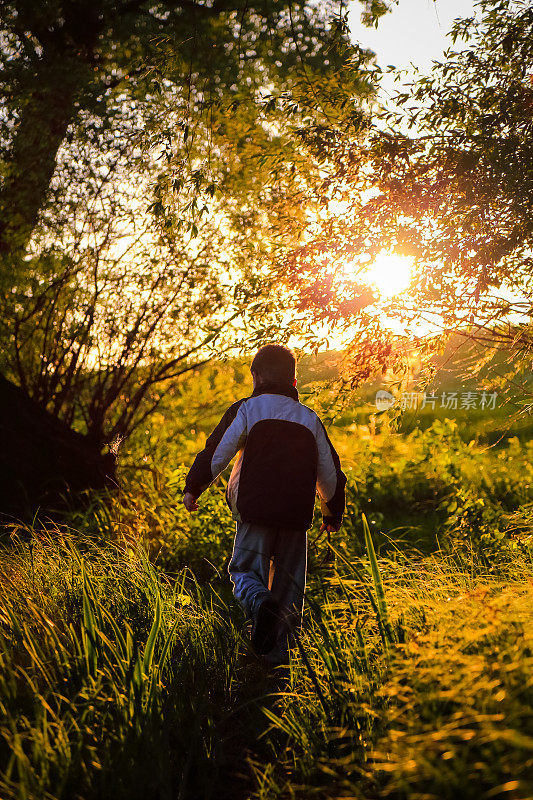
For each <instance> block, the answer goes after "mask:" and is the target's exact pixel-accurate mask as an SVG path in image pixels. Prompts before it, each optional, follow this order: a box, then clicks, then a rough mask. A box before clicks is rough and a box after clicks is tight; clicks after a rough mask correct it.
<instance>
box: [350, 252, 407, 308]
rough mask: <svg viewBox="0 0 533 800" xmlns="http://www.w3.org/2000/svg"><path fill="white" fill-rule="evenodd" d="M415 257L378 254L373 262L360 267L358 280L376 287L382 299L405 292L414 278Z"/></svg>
mask: <svg viewBox="0 0 533 800" xmlns="http://www.w3.org/2000/svg"><path fill="white" fill-rule="evenodd" d="M413 261H414V259H413V257H412V256H400V255H398V253H387V252H386V251H385V250H383V251H382V252H381V253H378V254H377V256H376V257H375V258H374V260H373V261H372V262H370V263H369V264H366V265H363V266H362V268H361V266H360V265H358V269H357V273H358V274H357V278H358V280H362V281H363V282H364V283H368V284H369V285H370V286H374V287H375V288H376V289H377V290H378V292H379V294H380V296H381V297H382V298H387V297H394V295H397V294H401V293H402V292H404V291H405V290H406V289H407V287H408V286H409V284H410V283H411V280H412V278H413Z"/></svg>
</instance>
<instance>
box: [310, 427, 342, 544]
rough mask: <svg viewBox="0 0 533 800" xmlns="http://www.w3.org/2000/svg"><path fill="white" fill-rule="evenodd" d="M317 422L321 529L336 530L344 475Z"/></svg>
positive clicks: (324, 431)
mask: <svg viewBox="0 0 533 800" xmlns="http://www.w3.org/2000/svg"><path fill="white" fill-rule="evenodd" d="M318 422H319V426H318V434H317V446H318V474H317V489H318V494H319V496H320V503H321V506H322V517H323V527H327V528H333V529H334V530H338V529H339V528H340V526H341V523H342V515H343V513H344V506H345V489H344V487H345V486H346V475H345V474H344V472H343V471H342V470H341V463H340V459H339V456H338V454H337V451H336V450H335V448H334V447H333V445H332V444H331V441H330V439H329V436H328V434H327V432H326V429H325V428H324V425H323V424H322V422H321V421H320V420H318Z"/></svg>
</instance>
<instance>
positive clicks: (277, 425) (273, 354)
mask: <svg viewBox="0 0 533 800" xmlns="http://www.w3.org/2000/svg"><path fill="white" fill-rule="evenodd" d="M295 365H296V362H295V359H294V356H293V355H292V353H291V352H290V350H288V349H287V348H285V347H282V346H281V345H267V346H265V347H263V348H261V349H260V350H259V352H258V353H257V355H256V357H255V358H254V361H253V362H252V376H253V379H254V391H253V393H252V395H251V396H250V397H247V398H244V399H242V400H239V401H237V402H236V403H234V404H233V405H232V406H230V408H228V410H227V411H226V413H225V414H224V416H223V417H222V419H221V420H220V422H219V424H218V425H217V427H216V428H215V430H214V431H213V432H212V434H211V435H210V436H209V438H208V439H207V442H206V445H205V448H204V450H203V451H202V452H201V453H199V454H198V455H197V456H196V459H195V460H194V463H193V465H192V467H191V469H190V471H189V474H188V475H187V479H186V484H185V495H184V503H185V505H186V507H187V509H188V510H189V511H194V510H196V508H197V504H196V499H197V498H198V497H199V496H200V494H201V493H202V492H203V491H204V490H205V489H206V488H207V487H208V486H209V485H210V483H212V481H213V480H215V478H216V477H217V476H218V475H219V474H220V473H221V472H222V471H223V470H224V469H225V467H226V466H227V465H228V464H229V462H230V461H231V460H232V458H233V457H234V456H235V455H236V454H238V456H237V459H236V461H235V465H234V467H233V470H232V472H231V475H230V478H229V481H228V487H227V492H226V498H227V501H228V504H229V506H230V508H231V510H232V513H233V517H234V519H235V520H236V522H237V533H236V537H235V543H234V548H233V555H232V559H231V561H230V564H229V568H228V569H229V573H230V576H231V579H232V582H233V587H234V594H235V596H236V597H237V599H239V600H240V602H241V604H242V605H243V606H244V608H245V610H246V611H247V612H248V613H249V614H250V616H251V617H252V619H253V622H254V628H253V632H252V642H253V644H254V646H255V648H256V650H257V651H258V652H259V653H262V654H267V653H268V654H269V656H271V661H272V662H275V661H280V659H281V660H283V659H286V657H287V634H288V632H289V633H290V631H291V630H292V631H294V630H295V629H296V628H297V627H298V626H299V624H300V620H301V613H302V607H303V593H304V589H305V573H306V560H307V529H308V528H309V527H310V526H311V523H312V519H313V511H314V503H315V496H316V491H317V490H318V493H319V495H320V499H321V505H322V515H323V524H322V529H323V528H327V529H328V531H329V530H338V528H339V527H340V525H341V521H342V515H343V511H344V487H345V484H346V476H345V475H344V473H343V472H342V470H341V468H340V462H339V457H338V455H337V453H336V452H335V449H334V448H333V446H332V444H331V442H330V440H329V438H328V435H327V433H326V431H325V429H324V426H323V424H322V422H321V421H320V419H319V418H318V416H317V415H316V414H315V412H314V411H312V410H311V409H309V408H307V407H306V406H304V405H302V404H301V403H300V402H299V401H298V391H297V389H296V386H295V384H296V378H295Z"/></svg>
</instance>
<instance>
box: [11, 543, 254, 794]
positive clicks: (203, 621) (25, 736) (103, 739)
mask: <svg viewBox="0 0 533 800" xmlns="http://www.w3.org/2000/svg"><path fill="white" fill-rule="evenodd" d="M30 545H31V558H30V550H29V548H28V544H27V543H26V544H22V542H20V541H18V542H14V546H13V548H12V549H11V550H10V551H9V553H4V554H3V556H2V563H1V570H2V617H1V620H0V622H1V631H0V641H1V645H0V658H1V661H2V679H1V680H0V707H1V709H2V721H1V723H0V730H1V735H2V740H3V745H2V747H1V748H0V762H1V768H0V769H1V777H0V786H1V789H2V796H3V797H6V798H15V797H17V798H19V797H20V798H21V797H44V796H46V797H54V798H55V797H57V798H59V797H64V798H67V797H71V796H73V794H74V793H76V794H77V795H79V796H83V797H87V798H91V797H102V796H110V795H113V796H115V797H139V798H141V797H146V796H147V795H150V796H152V797H170V796H171V793H172V786H174V787H177V788H178V789H180V787H181V789H180V791H181V790H183V791H185V792H187V793H188V794H187V795H186V796H190V797H193V796H195V791H204V790H205V787H206V786H208V785H209V781H210V780H213V777H214V776H213V772H212V771H211V772H210V771H209V769H208V764H209V757H210V754H211V752H212V748H213V747H216V744H215V743H213V741H212V730H211V727H210V722H209V718H208V717H209V715H208V714H207V708H208V706H209V704H210V703H215V704H219V705H220V708H223V707H224V705H225V704H226V703H227V702H228V699H229V697H230V696H231V693H232V687H233V682H234V679H235V669H236V659H237V656H238V652H239V643H238V642H239V632H238V629H237V628H235V627H234V626H233V625H232V624H231V623H230V622H229V618H228V611H227V609H226V610H224V609H223V607H221V606H220V604H219V605H218V607H217V606H215V605H214V604H213V602H212V600H207V599H206V598H204V597H203V595H202V592H201V590H200V589H199V587H198V585H197V584H195V583H194V581H192V580H191V579H190V578H187V575H186V574H185V573H182V574H181V575H180V576H179V579H177V580H176V581H175V582H174V583H173V584H171V583H170V582H169V581H168V580H167V579H165V578H164V577H163V576H162V575H161V574H160V573H157V572H156V571H155V570H154V568H153V566H151V565H150V563H149V561H148V560H147V558H146V555H145V553H144V552H143V550H142V549H139V548H133V547H129V548H127V549H123V548H119V547H111V546H109V545H107V546H106V547H105V548H102V547H101V546H99V547H98V548H96V547H95V546H94V545H93V544H92V543H91V541H90V540H88V539H79V540H78V543H77V544H76V545H75V544H74V542H73V540H72V539H71V538H70V537H69V536H66V535H64V533H62V532H61V531H59V530H57V531H54V532H52V533H50V534H49V535H48V536H44V537H43V536H42V535H40V536H39V537H35V538H33V539H31V540H30ZM80 546H81V548H83V549H80ZM184 686H186V687H187V688H186V691H184V690H183V687H184ZM191 732H192V736H191ZM194 769H198V770H199V773H198V776H197V777H194V778H193V777H192V774H194ZM191 771H193V772H192V773H191ZM195 786H196V788H195ZM202 786H203V788H202Z"/></svg>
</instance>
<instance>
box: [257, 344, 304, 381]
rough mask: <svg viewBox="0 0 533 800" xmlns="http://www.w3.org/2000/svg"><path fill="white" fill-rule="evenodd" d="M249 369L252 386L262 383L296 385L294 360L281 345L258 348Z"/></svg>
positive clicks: (267, 345)
mask: <svg viewBox="0 0 533 800" xmlns="http://www.w3.org/2000/svg"><path fill="white" fill-rule="evenodd" d="M250 368H251V370H252V375H253V376H254V386H255V385H256V384H257V385H261V384H264V383H278V384H283V385H287V386H295V385H296V358H295V357H294V353H292V352H291V350H289V348H288V347H284V346H283V345H282V344H266V345H265V346H264V347H261V348H259V350H258V351H257V353H256V354H255V356H254V360H253V361H252V364H251V367H250Z"/></svg>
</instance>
